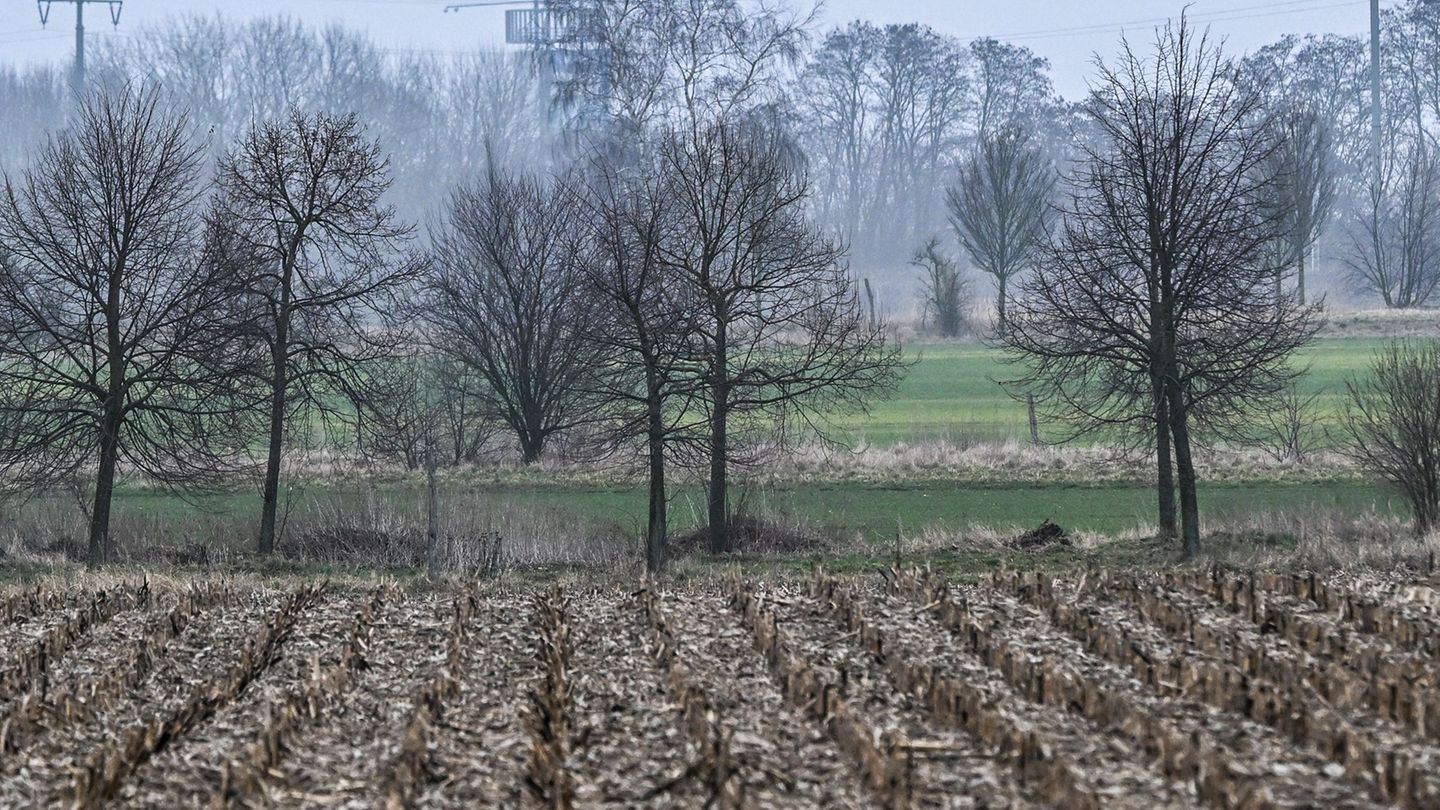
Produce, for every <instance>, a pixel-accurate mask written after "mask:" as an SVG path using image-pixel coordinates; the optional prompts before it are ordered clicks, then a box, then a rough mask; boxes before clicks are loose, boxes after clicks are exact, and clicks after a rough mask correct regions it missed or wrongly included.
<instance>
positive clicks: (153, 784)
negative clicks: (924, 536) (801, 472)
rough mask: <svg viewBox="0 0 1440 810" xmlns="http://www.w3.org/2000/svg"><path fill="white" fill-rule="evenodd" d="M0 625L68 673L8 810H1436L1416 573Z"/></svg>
mask: <svg viewBox="0 0 1440 810" xmlns="http://www.w3.org/2000/svg"><path fill="white" fill-rule="evenodd" d="M112 603H113V604H114V605H120V606H122V607H120V608H118V609H117V608H114V607H109V606H110V605H112ZM97 605H103V606H107V607H104V608H103V609H99V608H97V607H96V606H97ZM97 610H99V613H98V614H97V613H96V611H97ZM107 613H109V614H111V615H110V617H109V618H108V620H105V621H95V620H94V618H91V619H86V618H83V617H86V616H91V617H94V616H97V615H104V614H107ZM66 628H70V629H68V630H67V629H66ZM82 628H83V631H81V632H76V630H77V629H82ZM0 630H3V631H4V633H3V635H0V639H3V645H0V657H3V660H4V661H5V662H6V666H7V669H6V671H7V672H21V671H24V672H36V671H40V670H36V669H34V667H35V666H36V664H34V663H33V662H34V661H35V658H36V656H37V655H38V653H37V650H40V649H45V650H47V652H46V656H47V661H46V663H45V665H44V669H43V671H44V672H45V673H47V677H46V679H45V680H27V681H26V684H27V688H26V689H23V690H20V691H18V692H12V693H10V694H7V695H6V696H4V697H3V699H0V717H3V718H4V719H3V721H0V723H3V732H0V739H3V741H4V751H5V756H4V757H0V804H4V805H7V806H17V805H25V806H36V805H43V806H71V807H88V806H99V805H101V804H104V805H106V806H117V807H130V806H146V807H154V806H215V807H264V806H277V805H278V806H297V805H321V804H323V805H326V806H338V807H356V808H358V807H377V806H379V807H393V808H404V807H422V806H423V807H465V806H507V807H550V808H566V807H587V806H595V805H598V804H605V803H611V804H614V803H618V804H622V805H625V806H630V807H667V808H668V807H697V808H698V807H706V806H708V807H723V808H750V807H816V806H825V807H867V806H881V807H893V808H912V807H913V808H919V807H960V806H964V807H1031V806H1057V805H1063V806H1067V807H1093V808H1100V807H1106V808H1109V807H1145V808H1151V807H1157V808H1161V807H1163V808H1172V807H1173V808H1189V807H1201V806H1204V807H1217V808H1242V807H1243V808H1259V807H1297V806H1325V807H1332V808H1361V807H1364V808H1368V807H1378V806H1386V805H1389V806H1401V807H1415V808H1420V807H1433V806H1436V803H1437V801H1440V780H1437V778H1436V776H1435V771H1434V768H1433V763H1434V762H1436V761H1437V758H1440V724H1437V723H1436V721H1435V718H1436V717H1440V677H1437V675H1436V674H1435V673H1436V671H1437V667H1436V662H1437V658H1440V645H1437V643H1436V641H1435V639H1436V638H1440V583H1437V581H1436V580H1434V579H1433V577H1432V576H1430V575H1425V574H1408V575H1403V576H1402V575H1397V574H1389V575H1380V574H1374V573H1329V574H1318V573H1310V572H1292V573H1267V572H1251V571H1240V570H1233V569H1220V568H1215V569H1213V570H1210V571H1205V570H1200V569H1191V570H1177V571H1168V572H1161V573H1155V574H1144V575H1136V574H1101V573H1090V574H1087V575H1084V576H1079V577H1072V578H1068V579H1060V580H1056V579H1051V578H1049V577H1046V576H1038V575H1035V574H1023V575H1022V574H1011V573H1002V574H997V575H995V576H993V577H991V578H990V579H988V580H986V581H984V582H982V583H980V584H978V585H973V586H959V585H956V584H954V583H951V582H947V581H945V580H944V579H943V578H941V577H939V576H937V575H935V574H933V573H929V572H926V571H919V570H900V569H892V570H891V571H889V572H887V573H886V575H885V576H884V577H883V578H861V579H856V578H848V577H846V578H842V577H836V576H833V575H830V574H826V573H823V572H818V573H814V574H812V575H811V576H810V577H809V578H808V580H806V581H805V582H803V583H789V584H787V583H784V582H761V581H756V580H747V579H745V578H743V577H741V576H739V575H738V574H734V575H731V576H730V577H728V578H727V579H726V580H724V581H723V582H720V583H709V584H705V583H697V584H692V585H686V586H675V585H671V586H665V585H663V584H660V583H653V582H652V583H647V584H646V585H645V586H644V587H642V588H641V589H639V590H635V591H617V590H613V589H599V590H596V589H587V588H586V587H584V586H582V585H580V584H578V583H570V584H565V585H554V586H552V587H551V589H550V590H548V591H545V592H542V593H534V592H527V591H525V590H516V589H513V588H512V587H510V586H507V585H505V584H503V583H499V582H484V583H473V584H470V585H463V586H461V587H457V588H455V589H453V590H445V589H440V590H425V591H420V592H406V591H404V590H402V589H400V588H398V587H397V586H395V585H394V584H393V583H388V582H383V581H382V582H379V583H371V584H368V585H365V586H363V587H358V588H356V587H351V586H348V585H344V584H341V585H331V586H328V587H324V588H321V587H309V586H304V587H298V588H278V587H276V586H273V585H258V584H249V583H246V584H242V583H239V582H233V581H196V582H192V583H186V584H183V585H181V584H177V583H171V582H157V583H155V584H154V586H153V587H149V588H147V586H146V585H144V584H143V583H142V584H137V583H125V582H100V581H95V582H90V583H85V584H84V585H83V586H77V587H75V588H73V589H65V588H63V587H60V586H52V585H50V584H45V585H41V586H38V587H33V588H27V589H20V588H16V587H9V588H6V587H0ZM51 639H67V641H66V643H64V644H58V645H50V646H45V645H46V644H48V640H51ZM45 684H48V686H46V685H45Z"/></svg>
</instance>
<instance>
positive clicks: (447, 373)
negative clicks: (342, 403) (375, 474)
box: [354, 336, 499, 470]
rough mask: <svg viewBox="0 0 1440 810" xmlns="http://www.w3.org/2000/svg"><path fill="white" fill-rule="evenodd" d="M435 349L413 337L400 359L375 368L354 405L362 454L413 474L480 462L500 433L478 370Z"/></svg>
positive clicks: (379, 364) (430, 344) (391, 360)
mask: <svg viewBox="0 0 1440 810" xmlns="http://www.w3.org/2000/svg"><path fill="white" fill-rule="evenodd" d="M433 346H434V344H433V343H430V342H428V341H426V340H425V339H423V338H421V337H419V336H413V337H410V338H409V339H408V341H407V343H406V349H405V350H404V351H403V353H401V354H400V356H398V357H394V358H391V359H390V360H389V361H388V362H385V363H375V364H374V365H373V367H372V368H371V369H370V371H369V374H368V377H367V384H366V387H365V390H364V394H365V395H364V396H363V397H362V398H360V399H359V400H358V401H356V402H355V403H354V407H355V410H356V417H357V418H356V421H357V423H358V428H359V430H358V431H357V433H356V436H357V439H358V441H359V442H360V451H361V453H362V455H364V456H366V457H368V458H378V459H387V460H396V461H399V462H400V463H402V464H404V465H405V467H406V469H410V470H418V469H420V468H421V467H423V466H425V465H426V464H427V463H428V462H432V461H433V463H434V464H435V465H436V466H439V467H454V466H458V465H460V464H467V463H473V462H475V461H477V460H479V458H480V454H481V452H482V451H483V450H484V448H485V446H486V444H488V442H489V441H490V440H491V439H493V438H495V436H496V434H497V433H498V432H499V431H498V430H497V424H498V422H497V420H495V419H494V418H493V414H491V413H490V412H489V411H488V410H487V409H486V408H485V407H484V403H483V401H482V400H481V397H480V392H481V390H483V389H482V384H481V383H480V382H479V381H478V380H477V379H476V378H475V376H474V374H473V372H471V371H470V370H469V369H467V368H465V367H464V366H463V365H461V364H460V363H458V362H456V361H455V359H454V358H453V357H451V356H450V355H449V354H446V353H444V352H438V351H435V349H434V348H433Z"/></svg>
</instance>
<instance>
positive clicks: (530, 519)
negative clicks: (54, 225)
mask: <svg viewBox="0 0 1440 810" xmlns="http://www.w3.org/2000/svg"><path fill="white" fill-rule="evenodd" d="M733 498H734V502H735V504H736V505H738V506H740V507H741V508H743V509H744V510H745V511H748V512H751V513H754V514H759V515H764V516H766V517H767V518H768V519H771V520H779V521H780V522H782V523H786V524H792V525H797V526H800V527H803V528H805V529H806V530H807V531H811V532H819V533H821V534H824V535H826V536H830V537H835V538H840V539H843V540H857V539H858V540H863V541H870V542H879V543H885V542H888V541H889V540H891V539H893V538H894V536H895V533H896V531H901V532H903V533H904V534H905V535H907V536H914V535H919V534H923V533H925V532H927V531H939V532H947V533H956V532H964V531H966V530H968V529H970V528H972V527H975V526H984V527H989V528H993V529H997V530H1000V531H1002V532H1012V531H1019V530H1022V529H1025V528H1030V527H1033V526H1035V525H1037V524H1039V523H1040V522H1041V521H1043V520H1046V519H1050V520H1053V521H1054V522H1056V523H1060V524H1061V525H1063V526H1064V527H1066V528H1067V529H1070V530H1078V531H1083V532H1093V533H1101V534H1119V533H1123V532H1128V531H1133V530H1136V529H1139V528H1143V527H1147V526H1151V525H1153V524H1154V521H1155V506H1154V502H1155V495H1154V491H1153V490H1151V489H1149V488H1147V487H1145V486H1143V485H1138V484H1136V485H1107V486H1094V487H1087V486H1043V487H1036V486H994V487H984V486H974V485H961V484H944V483H934V482H932V483H925V484H916V485H915V486H909V487H907V486H893V487H876V486H867V485H863V484H835V485H830V484H824V483H807V484H797V485H794V486H787V487H779V488H766V489H762V488H758V487H753V486H751V487H747V486H745V485H740V486H738V487H737V489H736V490H735V491H734V493H733ZM1200 500H1201V509H1202V513H1203V515H1204V518H1205V520H1206V521H1207V523H1208V524H1209V525H1211V526H1224V525H1234V524H1237V523H1244V522H1246V521H1248V520H1253V519H1256V518H1258V517H1259V516H1262V515H1272V516H1275V515H1279V516H1282V517H1284V518H1287V519H1289V521H1290V522H1292V523H1297V522H1303V521H1306V520H1319V519H1323V518H1324V517H1326V516H1355V515H1361V514H1367V513H1376V514H1379V515H1385V516H1403V515H1404V514H1405V513H1406V507H1405V505H1404V503H1403V501H1402V500H1401V499H1399V498H1398V497H1397V496H1396V495H1395V494H1393V493H1389V492H1385V491H1382V490H1379V489H1377V488H1375V487H1373V486H1370V485H1368V484H1365V483H1363V482H1347V481H1335V482H1323V483H1314V484H1287V483H1274V482H1269V483H1266V482H1261V483H1254V484H1248V485H1206V486H1202V487H1201V490H1200ZM423 504H424V496H423V492H422V491H421V489H420V488H419V486H418V484H415V483H407V484H390V485H387V486H384V487H382V488H377V489H371V490H368V491H365V492H356V491H355V490H352V489H342V488H335V489H314V490H310V491H307V492H305V493H302V494H300V495H299V496H298V497H297V499H296V503H295V506H294V511H295V523H296V525H297V526H303V525H305V524H307V523H311V522H313V521H314V520H316V519H317V516H318V518H319V519H321V520H324V519H326V518H327V517H328V516H331V515H335V514H349V515H356V516H361V517H360V520H361V521H362V522H364V520H365V519H366V518H365V517H364V516H366V515H377V516H383V517H377V518H376V521H377V523H387V524H388V523H402V522H404V523H409V524H410V525H419V523H420V520H421V515H422V514H423ZM440 504H441V510H442V513H444V512H446V511H447V510H463V511H464V512H466V513H467V514H470V515H483V516H486V517H484V518H482V520H481V521H480V523H481V524H482V525H483V524H486V523H491V526H490V527H491V528H503V527H505V526H509V527H511V530H514V531H524V530H526V527H556V530H557V531H560V532H577V531H578V532H587V533H595V534H604V535H612V536H613V535H619V536H631V537H638V536H640V535H641V534H642V533H643V532H642V530H643V522H644V517H645V494H644V491H643V488H641V487H638V486H637V487H624V488H621V487H583V486H553V487H552V486H533V487H523V488H522V487H514V486H502V487H486V486H466V487H463V488H454V487H447V488H446V489H445V490H444V491H443V492H442V495H441V501H440ZM51 506H53V507H55V508H57V509H66V508H69V505H68V504H65V503H64V502H62V501H54V502H52V503H51ZM258 507H259V503H258V498H257V497H256V496H255V495H253V494H248V493H245V494H242V493H233V494H223V495H211V496H207V497H202V498H199V499H196V500H193V501H190V502H186V501H181V500H179V499H177V498H175V497H173V496H169V495H164V494H160V493H149V492H129V493H126V494H125V495H124V496H122V497H121V498H120V501H119V503H118V504H117V506H116V512H115V520H116V524H117V530H118V532H119V533H120V534H122V535H123V534H125V533H146V534H149V533H150V532H154V531H162V527H167V528H173V531H164V532H163V533H165V534H171V535H172V536H173V539H174V540H175V541H177V542H188V541H201V542H207V543H209V542H219V543H222V544H225V545H228V546H231V547H235V548H244V547H246V546H247V545H248V542H249V537H250V536H251V534H252V533H253V526H254V521H255V518H256V515H257V510H258ZM670 508H671V526H672V528H673V529H674V531H675V533H676V534H683V533H685V532H687V531H690V530H693V529H696V528H699V527H700V526H701V525H702V524H703V515H704V511H705V506H704V495H703V492H702V491H701V490H700V489H699V488H698V487H696V486H689V487H684V488H681V489H680V490H679V491H677V492H676V493H675V494H674V496H673V499H672V501H671V507H670ZM516 515H519V517H518V518H517V517H515V516H516ZM77 528H78V526H77ZM139 539H140V538H129V540H130V541H132V542H133V541H136V540H139Z"/></svg>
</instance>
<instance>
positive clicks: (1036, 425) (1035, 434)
mask: <svg viewBox="0 0 1440 810" xmlns="http://www.w3.org/2000/svg"><path fill="white" fill-rule="evenodd" d="M1025 410H1026V415H1027V416H1029V417H1030V446H1031V447H1039V446H1040V420H1039V418H1037V417H1036V416H1035V395H1034V394H1033V393H1029V392H1027V393H1026V394H1025Z"/></svg>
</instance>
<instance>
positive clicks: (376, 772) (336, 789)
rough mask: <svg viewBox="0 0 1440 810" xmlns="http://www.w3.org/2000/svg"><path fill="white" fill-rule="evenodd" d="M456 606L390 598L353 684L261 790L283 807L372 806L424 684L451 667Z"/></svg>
mask: <svg viewBox="0 0 1440 810" xmlns="http://www.w3.org/2000/svg"><path fill="white" fill-rule="evenodd" d="M450 606H451V602H450V599H448V598H446V597H443V596H439V595H434V594H416V595H412V596H410V597H409V598H406V599H404V600H400V601H396V602H394V603H393V604H390V603H388V602H387V604H386V606H385V607H384V608H383V609H381V610H380V611H378V618H377V619H375V620H374V622H373V627H372V628H371V629H370V630H369V642H368V644H367V646H366V648H365V650H364V652H363V656H364V662H365V663H364V666H363V668H362V671H361V672H360V673H359V674H358V676H357V677H356V678H355V679H354V683H353V685H351V686H350V688H348V689H346V690H344V691H341V692H340V693H339V694H338V696H332V698H331V699H330V700H328V701H327V702H328V706H327V708H326V710H325V712H324V715H323V717H320V718H319V719H318V721H317V722H316V723H314V724H312V725H307V726H305V727H304V728H301V729H298V730H297V731H296V733H295V734H293V735H292V736H293V738H292V739H290V740H289V744H288V748H289V750H288V753H287V754H285V755H284V756H281V757H277V758H276V760H277V761H275V762H274V763H273V765H272V766H271V767H270V768H269V769H268V770H267V771H266V772H265V773H264V779H263V782H264V784H263V785H262V786H260V787H258V788H256V793H257V794H258V795H262V796H264V797H265V798H266V799H267V800H268V801H271V802H273V803H275V804H277V805H281V806H326V807H374V806H375V805H376V804H377V802H378V798H379V791H380V790H381V786H380V784H379V783H378V782H379V780H380V779H382V778H383V776H384V771H385V764H386V763H388V762H390V761H392V760H393V759H394V758H395V757H396V755H397V754H398V753H399V752H400V749H401V746H402V744H403V741H404V736H405V730H406V728H407V726H408V724H409V721H410V718H411V715H412V713H413V712H414V710H415V707H416V706H417V704H418V701H419V700H420V698H421V695H422V691H423V690H424V688H425V685H426V683H427V682H428V681H429V680H430V679H431V677H432V676H433V675H434V674H435V673H436V672H438V671H439V670H440V669H441V668H442V667H443V666H444V665H445V660H446V637H447V628H448V627H449V626H450V615H451V610H450Z"/></svg>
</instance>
